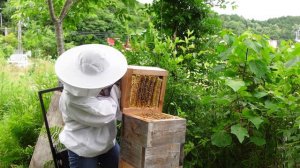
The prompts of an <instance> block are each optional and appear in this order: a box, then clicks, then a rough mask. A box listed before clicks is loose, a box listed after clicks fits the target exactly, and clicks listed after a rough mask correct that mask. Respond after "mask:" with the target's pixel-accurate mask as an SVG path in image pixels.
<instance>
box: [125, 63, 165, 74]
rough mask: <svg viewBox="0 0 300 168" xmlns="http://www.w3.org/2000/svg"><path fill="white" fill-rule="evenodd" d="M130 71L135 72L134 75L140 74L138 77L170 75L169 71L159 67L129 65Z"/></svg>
mask: <svg viewBox="0 0 300 168" xmlns="http://www.w3.org/2000/svg"><path fill="white" fill-rule="evenodd" d="M128 69H131V70H133V74H138V75H155V76H167V75H168V71H166V70H165V69H162V68H159V67H149V66H135V65H129V66H128Z"/></svg>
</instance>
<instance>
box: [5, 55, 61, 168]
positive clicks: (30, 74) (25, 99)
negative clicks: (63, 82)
mask: <svg viewBox="0 0 300 168" xmlns="http://www.w3.org/2000/svg"><path fill="white" fill-rule="evenodd" d="M0 63H1V68H0V69H1V71H0V72H1V73H0V129H1V134H0V155H1V157H0V167H16V166H19V167H20V166H22V165H23V166H27V165H29V161H30V159H31V155H32V153H33V149H34V145H35V142H36V140H37V137H38V135H39V130H40V127H41V125H42V123H43V121H42V116H41V110H40V105H39V101H38V97H37V91H38V90H40V89H44V88H48V87H53V86H54V84H56V78H55V76H54V74H53V69H52V66H53V65H52V64H49V63H47V62H46V61H40V60H35V61H34V62H33V63H32V65H31V67H30V68H28V69H19V68H18V67H14V66H12V65H7V64H6V62H5V60H3V59H1V61H0ZM41 65H43V66H41ZM49 81H50V82H49ZM46 102H49V96H48V97H47V98H46Z"/></svg>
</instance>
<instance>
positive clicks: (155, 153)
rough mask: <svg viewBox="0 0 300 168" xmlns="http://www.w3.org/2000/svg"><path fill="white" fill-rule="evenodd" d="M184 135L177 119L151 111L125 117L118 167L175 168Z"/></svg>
mask: <svg viewBox="0 0 300 168" xmlns="http://www.w3.org/2000/svg"><path fill="white" fill-rule="evenodd" d="M185 132H186V120H185V119H183V118H180V117H176V116H172V115H168V114H164V113H157V112H151V111H143V112H130V113H125V114H124V115H123V124H122V134H121V163H122V164H121V165H123V168H130V166H131V167H134V168H149V167H153V168H159V167H168V168H177V167H179V166H180V165H181V164H182V160H183V149H182V148H183V143H184V142H185ZM125 163H126V164H125ZM124 165H127V166H124ZM128 165H130V166H128Z"/></svg>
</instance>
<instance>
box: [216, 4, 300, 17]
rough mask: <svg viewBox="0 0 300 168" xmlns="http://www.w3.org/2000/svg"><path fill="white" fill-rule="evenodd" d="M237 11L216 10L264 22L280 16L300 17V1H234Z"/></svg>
mask: <svg viewBox="0 0 300 168" xmlns="http://www.w3.org/2000/svg"><path fill="white" fill-rule="evenodd" d="M235 2H236V4H237V5H238V7H237V9H235V10H232V9H231V8H227V9H226V10H222V9H220V10H216V11H217V12H218V13H225V14H233V13H234V14H238V15H241V16H243V17H245V18H247V19H256V20H266V19H269V18H274V17H280V16H300V0H236V1H235Z"/></svg>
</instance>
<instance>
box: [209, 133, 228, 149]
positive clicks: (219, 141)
mask: <svg viewBox="0 0 300 168" xmlns="http://www.w3.org/2000/svg"><path fill="white" fill-rule="evenodd" d="M211 143H212V144H213V145H215V146H218V147H226V146H228V145H230V144H231V143H232V138H231V136H230V135H229V134H228V133H226V132H224V131H221V132H216V133H214V134H213V135H212V136H211Z"/></svg>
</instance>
